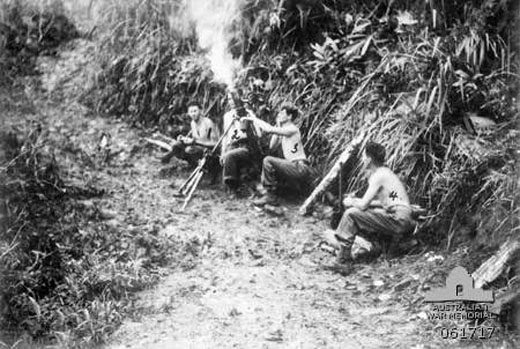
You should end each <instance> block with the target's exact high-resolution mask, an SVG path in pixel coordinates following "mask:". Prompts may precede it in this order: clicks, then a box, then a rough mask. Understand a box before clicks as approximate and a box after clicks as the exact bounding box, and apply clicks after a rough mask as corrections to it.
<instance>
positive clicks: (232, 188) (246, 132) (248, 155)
mask: <svg viewBox="0 0 520 349" xmlns="http://www.w3.org/2000/svg"><path fill="white" fill-rule="evenodd" d="M238 98H240V97H239V96H238V95H236V96H234V95H233V92H230V93H229V96H228V101H229V105H230V107H231V110H229V111H228V112H227V113H225V114H224V117H223V123H224V130H228V129H229V130H228V131H227V133H226V135H225V136H224V139H223V140H222V152H221V154H222V155H221V157H220V162H221V164H222V167H223V175H222V177H223V182H224V185H225V187H226V189H227V190H228V191H229V192H230V193H233V194H236V192H237V190H238V187H239V185H240V172H241V171H242V170H243V169H244V168H247V167H250V168H252V167H254V166H255V165H256V164H255V159H256V160H258V161H259V160H260V159H259V158H258V156H259V155H260V154H258V152H259V151H260V150H259V149H254V148H258V147H254V146H253V145H255V144H258V143H257V142H258V138H259V137H260V136H261V130H260V129H259V128H257V127H255V128H254V129H251V126H253V125H248V123H250V122H249V121H246V120H244V119H240V117H241V116H247V115H248V116H254V114H253V112H252V111H251V110H250V109H249V108H247V107H246V106H247V103H248V99H247V98H242V99H241V100H240V101H235V99H238ZM237 102H241V103H242V104H243V105H242V106H240V107H239V106H237V105H236V103H237ZM240 113H244V114H245V115H239V114H240ZM252 138H255V139H252Z"/></svg>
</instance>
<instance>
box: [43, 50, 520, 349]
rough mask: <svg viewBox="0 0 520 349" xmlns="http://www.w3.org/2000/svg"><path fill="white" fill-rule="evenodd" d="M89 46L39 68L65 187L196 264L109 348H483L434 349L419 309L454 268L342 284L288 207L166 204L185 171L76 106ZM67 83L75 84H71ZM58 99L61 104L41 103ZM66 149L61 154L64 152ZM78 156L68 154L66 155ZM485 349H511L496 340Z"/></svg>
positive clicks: (391, 264) (293, 205)
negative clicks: (155, 233) (97, 196)
mask: <svg viewBox="0 0 520 349" xmlns="http://www.w3.org/2000/svg"><path fill="white" fill-rule="evenodd" d="M91 45H92V44H91V43H88V42H86V41H83V40H77V41H75V42H74V43H73V44H71V45H69V49H68V51H67V50H66V51H64V52H63V53H62V54H61V58H60V59H58V60H55V59H50V58H46V59H44V60H42V61H41V65H40V66H41V69H42V70H43V71H44V75H43V77H42V80H43V87H44V91H42V92H41V96H42V99H41V100H36V101H35V104H36V108H37V109H39V110H42V112H41V113H40V116H41V117H42V118H45V119H46V122H47V124H48V125H49V126H50V132H51V138H52V139H54V140H55V145H56V146H57V147H61V150H60V151H59V152H58V153H57V156H58V162H59V163H60V164H61V166H62V167H63V170H64V172H65V173H66V174H67V178H68V179H69V180H70V181H71V182H74V181H79V182H83V183H84V182H89V181H90V182H91V183H95V185H96V186H98V187H102V188H105V189H106V190H107V194H106V195H105V196H104V198H103V199H102V201H101V203H100V204H101V205H102V206H103V207H104V208H106V209H109V210H111V211H112V212H115V213H116V218H114V219H112V220H111V221H110V222H109V223H110V224H113V225H114V226H117V227H119V228H120V229H130V228H131V226H135V225H151V224H153V225H155V226H157V227H158V228H159V229H160V230H161V234H166V235H168V236H170V237H171V239H175V240H178V241H188V240H189V241H192V242H193V245H194V246H197V251H196V253H195V254H196V258H193V260H191V261H186V262H184V263H183V265H182V266H181V268H175V269H173V270H174V271H172V272H170V273H169V274H168V275H167V276H165V277H164V279H163V281H162V282H161V283H160V284H159V286H158V287H156V288H154V289H151V290H148V291H146V292H143V293H142V294H141V295H140V300H139V306H140V307H142V309H143V313H142V314H141V315H142V316H139V317H137V318H135V319H132V320H128V321H126V322H125V323H124V324H123V326H122V327H121V328H120V329H119V330H118V331H117V332H116V333H115V334H114V336H113V338H112V341H111V343H109V344H108V345H107V346H106V347H107V348H387V347H392V348H443V347H447V346H451V347H454V348H456V347H467V346H468V345H469V346H477V345H479V346H482V343H477V342H472V343H468V344H465V343H464V342H451V341H447V340H442V339H441V338H440V336H439V334H438V331H437V330H435V328H434V327H435V326H439V325H440V324H434V323H431V322H430V321H428V320H427V319H426V311H427V310H428V307H427V306H426V305H424V304H423V303H422V300H423V297H424V293H425V291H426V290H428V289H429V288H430V287H432V285H434V286H436V285H439V284H442V282H443V281H444V280H443V275H441V274H442V271H444V270H446V269H447V268H450V267H451V266H452V265H454V262H453V260H454V258H455V256H452V257H447V258H438V259H434V258H431V257H432V256H431V254H430V255H421V256H410V257H404V258H400V259H394V260H385V259H379V260H378V261H377V262H375V263H372V264H368V265H363V264H358V265H356V268H355V270H354V272H353V274H352V275H351V276H349V277H342V276H339V275H336V274H333V273H331V272H329V271H326V270H324V269H323V268H322V265H323V264H325V263H330V262H331V261H332V256H330V255H328V254H327V253H325V252H323V251H321V250H320V249H319V248H317V244H318V243H319V241H320V238H319V234H320V232H321V231H323V229H325V228H326V227H327V224H326V222H325V221H321V220H318V219H316V218H314V217H301V216H299V215H298V214H297V212H296V211H297V207H298V206H297V205H298V203H297V202H289V203H287V202H286V203H285V205H284V207H285V210H284V213H283V215H282V216H281V217H277V216H271V215H269V214H268V213H265V212H261V211H258V210H256V209H255V208H253V207H252V206H251V205H250V203H249V202H250V201H249V199H248V198H241V199H233V200H232V199H229V198H227V197H226V196H225V194H224V192H223V190H222V188H221V187H219V186H216V187H210V186H208V184H207V183H203V184H202V185H201V189H200V190H199V191H198V193H197V195H196V197H195V198H194V199H193V201H192V203H191V204H190V205H189V207H188V208H187V209H186V210H185V211H184V212H182V211H181V210H180V206H181V202H180V201H178V200H177V199H175V198H174V197H173V196H172V194H173V193H174V191H175V189H173V188H171V187H170V186H169V185H170V183H172V181H173V182H174V183H175V186H177V187H178V186H179V185H180V184H181V183H182V181H183V178H185V176H186V175H187V172H186V171H181V172H179V173H174V174H173V175H172V177H168V176H164V175H162V174H161V169H162V165H161V164H160V162H159V161H158V159H157V156H158V155H159V151H158V150H157V149H154V148H153V146H151V145H147V144H146V142H145V141H144V140H143V138H142V137H141V136H142V134H141V132H140V131H138V130H136V129H131V128H130V127H129V126H127V125H126V124H124V123H123V122H120V121H110V120H108V119H103V118H101V117H99V116H95V115H92V114H91V112H90V111H89V110H87V109H86V108H85V107H83V106H81V105H79V104H78V103H77V102H75V99H74V98H75V96H76V95H77V86H81V80H80V79H81V76H79V75H77V74H76V75H75V74H72V73H71V72H73V71H75V69H78V68H82V67H83V66H84V65H85V64H86V59H85V58H84V57H85V56H87V55H88V50H89V47H90V46H91ZM71 77H72V79H71ZM57 93H60V94H61V96H62V97H63V104H62V105H61V106H59V105H58V106H56V105H55V104H52V103H49V102H48V101H47V100H45V99H44V97H45V96H47V97H51V96H53V94H54V98H55V97H56V96H55V94H57ZM102 132H106V133H109V134H110V135H111V138H112V146H111V149H110V153H111V154H112V156H111V157H110V160H109V162H108V164H105V165H103V166H98V167H97V169H96V170H92V171H85V169H82V168H80V167H78V165H77V163H76V162H75V160H74V159H75V156H78V155H77V154H78V153H85V154H93V153H92V152H93V149H94V148H95V146H96V143H97V141H98V139H99V137H100V135H101V134H102ZM67 146H70V147H69V148H70V149H69V150H68V151H64V150H63V149H64V148H65V147H67ZM68 153H70V154H72V153H74V154H75V155H74V156H72V155H71V156H68V155H67V154H68ZM486 345H487V346H491V347H504V348H509V347H510V348H513V347H515V346H514V344H509V343H508V342H507V341H504V340H503V339H500V340H498V339H496V340H492V341H488V342H486Z"/></svg>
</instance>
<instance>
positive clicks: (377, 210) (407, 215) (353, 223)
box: [325, 142, 415, 274]
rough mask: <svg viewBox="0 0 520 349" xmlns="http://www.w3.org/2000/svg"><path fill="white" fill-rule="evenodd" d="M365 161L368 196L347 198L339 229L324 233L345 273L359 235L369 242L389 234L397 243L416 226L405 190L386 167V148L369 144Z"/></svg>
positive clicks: (344, 202) (363, 157)
mask: <svg viewBox="0 0 520 349" xmlns="http://www.w3.org/2000/svg"><path fill="white" fill-rule="evenodd" d="M362 162H363V165H364V168H365V170H366V171H367V174H368V177H369V178H368V189H367V191H366V192H365V195H363V197H362V198H355V197H351V196H347V197H346V198H345V199H344V201H343V205H344V206H345V208H346V211H345V212H344V213H343V216H342V218H341V221H340V223H339V225H338V227H337V229H336V230H335V231H334V230H327V231H326V232H325V239H326V240H327V241H328V242H329V243H330V244H331V245H332V246H334V247H336V248H337V249H338V253H337V259H336V263H335V264H334V266H333V269H334V270H336V271H338V272H340V273H342V274H346V273H348V272H350V270H351V262H352V256H351V249H352V244H353V243H354V239H355V237H356V235H358V234H360V235H363V236H364V237H368V238H369V239H370V238H373V237H374V236H377V235H380V236H381V235H383V236H385V235H386V236H389V237H390V238H391V240H392V241H393V242H397V241H398V240H399V239H400V238H401V237H402V236H403V235H404V234H406V233H408V232H410V231H411V230H413V228H414V226H415V221H414V220H413V219H412V208H411V206H410V200H409V198H408V194H407V193H406V189H405V187H404V185H403V183H402V182H401V180H400V179H399V178H398V177H397V175H396V174H395V173H394V172H392V170H390V169H389V168H388V167H386V166H385V164H384V163H385V148H384V147H383V146H382V145H380V144H377V143H373V142H369V143H368V144H367V145H366V147H365V151H364V152H363V156H362Z"/></svg>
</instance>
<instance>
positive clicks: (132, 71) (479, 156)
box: [95, 0, 519, 243]
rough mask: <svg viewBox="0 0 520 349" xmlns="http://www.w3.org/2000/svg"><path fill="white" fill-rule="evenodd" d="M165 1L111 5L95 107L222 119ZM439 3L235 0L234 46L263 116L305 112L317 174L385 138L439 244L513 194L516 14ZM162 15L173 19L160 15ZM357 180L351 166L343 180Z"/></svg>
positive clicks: (185, 33)
mask: <svg viewBox="0 0 520 349" xmlns="http://www.w3.org/2000/svg"><path fill="white" fill-rule="evenodd" d="M161 4H162V3H161V2H160V1H158V0H149V1H144V2H140V3H139V4H138V5H135V3H130V4H129V5H126V4H125V5H124V7H119V8H117V9H114V10H113V11H115V12H116V13H115V14H111V15H110V18H111V19H110V20H109V21H107V23H109V28H112V30H111V31H110V33H111V36H110V38H109V41H107V42H110V47H113V49H108V47H109V46H106V47H105V48H106V49H105V48H104V49H103V50H104V53H103V54H102V55H100V57H104V58H103V61H104V62H106V64H105V70H104V73H103V75H102V76H101V77H100V79H99V86H98V90H99V91H100V94H99V95H98V98H96V99H95V101H96V102H97V106H98V107H99V109H100V110H103V111H106V112H108V113H117V114H120V115H124V116H126V117H128V118H130V119H131V120H132V121H134V122H136V121H138V122H144V123H147V124H150V125H153V124H155V123H157V122H159V121H160V120H163V119H168V118H169V117H170V115H172V114H173V115H176V116H177V117H176V118H174V121H172V122H176V123H177V124H181V123H182V117H181V116H180V113H182V111H183V105H184V103H185V102H186V100H188V99H190V98H193V97H196V98H199V99H200V100H201V101H202V102H203V105H204V106H205V108H206V110H207V111H208V113H209V114H211V115H212V116H213V117H215V118H217V119H218V118H219V117H220V115H221V114H222V113H223V109H224V107H225V102H224V98H223V90H222V88H223V86H219V85H218V84H216V83H214V82H212V74H211V72H210V71H209V69H208V65H207V62H206V61H205V58H204V52H201V51H200V50H199V49H197V48H196V46H195V44H194V43H195V41H194V39H195V38H194V36H193V32H192V31H190V29H189V25H188V26H187V25H186V24H185V23H184V22H183V21H182V16H181V15H180V14H182V11H181V10H182V7H181V5H178V6H177V8H175V9H173V8H166V7H162V6H161ZM176 4H178V3H176ZM437 5H439V4H433V3H432V4H431V5H428V6H426V7H424V6H422V5H421V4H419V3H413V4H410V3H409V2H407V1H394V2H388V3H386V2H378V1H374V2H358V1H353V2H342V1H325V2H321V3H320V2H306V3H304V4H298V3H297V2H291V1H287V2H277V1H270V0H266V1H253V0H251V1H245V2H244V6H243V9H242V14H243V15H242V17H241V18H239V19H237V21H236V23H235V36H234V37H233V38H231V40H230V50H231V51H232V52H233V54H235V55H236V56H239V55H240V56H241V58H242V62H243V64H244V65H245V67H246V70H245V71H244V72H242V73H241V74H240V75H239V76H238V77H237V83H238V85H239V86H241V87H242V88H243V89H244V90H245V91H246V92H247V93H249V94H250V95H251V96H252V99H253V100H254V101H255V102H254V103H255V108H256V109H257V110H259V111H260V110H261V112H259V113H260V114H261V116H262V117H264V118H266V119H270V120H272V118H273V117H274V114H275V112H276V109H277V107H278V106H279V105H280V104H281V103H282V102H285V101H291V102H293V103H294V104H296V105H297V106H298V107H299V108H300V109H301V110H302V111H303V116H302V118H301V120H300V121H299V122H300V124H301V128H302V131H303V132H302V133H303V137H304V144H305V147H306V149H307V150H308V152H309V154H311V160H312V162H313V164H314V165H315V166H316V167H319V168H322V169H323V170H324V171H326V169H327V168H329V167H330V166H331V165H332V164H333V162H334V160H335V158H336V157H337V155H338V154H339V153H340V151H341V149H342V148H343V147H344V145H345V144H346V143H348V142H349V141H350V140H351V139H352V138H353V137H354V136H355V135H356V134H357V133H359V132H365V133H366V134H367V140H368V139H371V140H374V141H378V142H381V143H382V144H383V145H384V146H385V147H386V148H387V149H388V164H389V165H390V166H391V167H392V168H394V169H396V170H397V171H398V172H399V173H400V174H401V175H402V176H403V178H405V179H406V182H407V184H408V186H409V191H410V193H411V196H412V198H413V200H414V201H416V202H418V203H420V204H422V205H424V206H426V207H427V208H428V209H429V210H430V212H431V219H430V221H429V222H428V224H426V225H425V227H426V228H425V229H424V231H425V232H433V234H432V235H431V239H430V240H431V241H432V242H433V241H444V242H447V241H448V240H450V241H451V239H452V238H450V236H451V237H453V232H454V231H456V230H457V229H459V228H460V226H461V225H463V224H464V222H465V221H467V220H468V219H470V218H468V217H472V216H475V215H480V211H483V210H487V208H488V207H491V206H492V205H491V204H490V202H494V203H496V205H498V206H500V205H501V203H500V202H502V201H503V200H506V201H507V200H509V201H510V202H512V200H513V199H512V194H511V193H510V192H507V191H506V189H505V188H509V187H510V185H511V183H512V182H511V181H512V179H510V178H511V177H512V174H513V173H514V161H515V156H514V154H513V153H514V152H513V151H512V150H511V149H514V140H515V137H516V136H515V133H514V132H515V131H514V127H515V123H516V122H517V115H518V109H517V104H516V102H515V100H514V99H513V98H515V97H516V92H517V91H518V86H519V84H518V75H517V74H518V62H517V61H516V60H514V59H512V58H514V57H515V54H514V52H515V50H516V49H517V48H516V46H515V45H514V40H512V38H513V39H514V38H515V37H516V36H515V35H516V34H515V32H514V30H512V28H514V26H513V25H512V24H513V23H515V21H518V16H517V15H516V17H515V15H514V14H515V13H516V12H515V11H514V9H515V6H517V5H516V4H515V2H514V1H505V2H501V3H497V2H493V1H487V0H481V1H476V2H473V3H472V4H471V5H469V4H467V3H466V2H463V1H455V2H453V3H450V4H447V5H446V4H445V6H444V5H442V6H441V5H439V6H437ZM135 6H137V8H136V7H135ZM432 6H437V7H432ZM140 7H142V8H141V9H139V8H140ZM150 9H151V10H150ZM172 10H173V12H171V11H172ZM139 11H152V12H153V15H148V16H147V17H139V15H138V13H140V12H139ZM176 11H177V12H176ZM172 13H174V14H176V15H177V18H178V19H179V20H180V21H181V22H178V23H177V25H178V28H177V27H176V26H172V22H171V21H169V22H168V21H167V20H166V18H171V16H172ZM433 13H435V14H436V15H435V16H432V14H433ZM173 16H175V15H173ZM147 18H155V19H157V18H158V20H155V21H154V22H153V23H149V21H147ZM143 21H144V22H143ZM311 31H312V33H311ZM107 40H108V39H107ZM118 43H119V44H118ZM258 81H260V84H257V83H256V82H258ZM103 108H105V109H103ZM469 113H478V114H479V115H481V116H486V117H489V118H490V119H493V120H494V121H495V122H497V123H498V124H499V126H498V127H497V129H496V130H494V131H493V132H492V133H491V134H489V135H487V136H486V137H481V136H479V137H477V136H476V135H472V134H471V132H470V131H468V130H466V129H465V128H464V118H465V117H466V116H468V115H469ZM468 149H471V150H468ZM497 158H502V159H504V161H494V160H493V159H497ZM361 183H362V180H361V177H360V174H359V173H358V172H356V171H355V172H354V173H351V176H350V178H349V181H348V186H349V187H350V189H354V188H359V187H360V186H361ZM497 190H499V191H500V190H503V192H501V194H500V195H497V194H496V193H497ZM490 200H491V201H490ZM515 224H516V223H515ZM482 225H485V223H482ZM450 243H451V242H450Z"/></svg>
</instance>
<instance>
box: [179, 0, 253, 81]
mask: <svg viewBox="0 0 520 349" xmlns="http://www.w3.org/2000/svg"><path fill="white" fill-rule="evenodd" d="M187 1H188V11H189V14H190V17H191V18H192V19H193V21H194V22H195V30H196V32H197V36H198V40H199V45H200V47H201V48H203V49H205V50H208V59H209V61H210V65H211V70H212V71H213V73H214V75H215V80H216V81H218V82H221V83H224V84H226V85H227V86H229V87H232V85H233V77H234V74H235V72H236V71H237V70H238V69H239V67H240V63H239V61H238V60H236V59H233V57H232V56H231V53H230V52H229V51H228V43H229V41H230V39H231V26H232V23H233V20H235V19H236V18H237V17H238V16H240V5H241V2H242V1H243V0H187Z"/></svg>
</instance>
